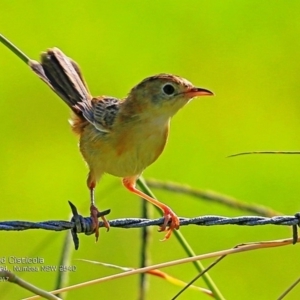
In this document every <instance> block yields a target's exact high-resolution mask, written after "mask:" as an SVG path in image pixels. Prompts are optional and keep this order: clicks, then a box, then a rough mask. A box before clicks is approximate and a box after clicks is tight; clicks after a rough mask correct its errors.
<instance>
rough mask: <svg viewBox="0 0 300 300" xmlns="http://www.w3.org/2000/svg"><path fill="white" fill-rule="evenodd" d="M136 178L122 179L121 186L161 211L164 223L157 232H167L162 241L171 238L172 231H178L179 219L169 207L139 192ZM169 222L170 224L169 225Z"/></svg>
mask: <svg viewBox="0 0 300 300" xmlns="http://www.w3.org/2000/svg"><path fill="white" fill-rule="evenodd" d="M137 178H138V177H126V178H123V184H124V186H125V187H126V188H127V189H128V190H129V191H130V192H132V193H134V194H136V195H138V196H140V197H142V198H143V199H145V200H147V201H149V202H151V203H152V204H154V205H155V206H157V207H159V208H160V209H161V210H162V211H163V215H164V218H165V221H164V223H163V225H162V226H161V227H160V230H159V231H165V230H166V231H167V233H166V235H165V238H164V239H163V241H165V240H167V239H168V238H169V237H170V236H171V234H172V231H173V230H174V229H179V225H180V221H179V218H178V217H177V215H176V214H175V213H174V212H173V211H172V209H171V208H170V207H168V206H167V205H165V204H163V203H161V202H159V201H158V200H156V199H154V198H152V197H150V196H148V195H146V194H145V193H143V192H141V191H139V190H138V189H137V188H136V187H135V183H136V180H137ZM169 222H170V224H169Z"/></svg>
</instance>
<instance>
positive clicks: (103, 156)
mask: <svg viewBox="0 0 300 300" xmlns="http://www.w3.org/2000/svg"><path fill="white" fill-rule="evenodd" d="M168 130H169V120H166V121H165V122H159V124H157V122H147V121H144V122H135V123H128V124H127V123H124V124H120V126H115V127H114V128H113V129H112V131H111V132H109V133H107V134H103V133H99V132H98V131H97V130H95V128H94V126H93V125H91V124H90V125H88V126H87V127H86V128H85V130H84V131H83V133H82V135H81V139H80V150H81V152H82V155H83V157H84V159H85V160H86V162H87V164H88V166H89V168H90V170H91V171H92V172H93V173H95V174H96V177H98V176H97V174H100V175H101V174H102V173H109V174H112V175H114V176H118V177H129V176H134V175H139V174H141V173H142V172H143V170H144V169H145V168H147V167H148V166H149V165H150V164H152V163H153V162H154V161H155V160H156V159H157V158H158V157H159V155H160V154H161V153H162V151H163V149H164V147H165V144H166V142H167V138H168Z"/></svg>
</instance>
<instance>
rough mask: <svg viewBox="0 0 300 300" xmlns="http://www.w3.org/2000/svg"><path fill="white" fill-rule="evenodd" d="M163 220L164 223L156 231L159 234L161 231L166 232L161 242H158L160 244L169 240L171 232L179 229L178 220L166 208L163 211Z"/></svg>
mask: <svg viewBox="0 0 300 300" xmlns="http://www.w3.org/2000/svg"><path fill="white" fill-rule="evenodd" d="M164 218H165V220H164V223H163V225H162V226H161V227H160V229H159V230H158V231H159V232H161V231H166V232H167V233H166V235H165V237H164V238H163V239H162V240H160V241H162V242H163V241H166V240H168V239H169V238H170V236H171V235H172V232H173V230H174V229H176V230H177V229H179V226H180V221H179V218H178V217H177V215H176V214H175V213H174V212H173V211H172V210H171V209H170V208H169V207H167V208H166V209H165V210H164ZM170 221H171V223H170V224H169V222H170Z"/></svg>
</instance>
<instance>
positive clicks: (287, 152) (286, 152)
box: [227, 151, 300, 157]
mask: <svg viewBox="0 0 300 300" xmlns="http://www.w3.org/2000/svg"><path fill="white" fill-rule="evenodd" d="M249 154H300V151H249V152H240V153H235V154H231V155H228V156H227V157H235V156H241V155H249Z"/></svg>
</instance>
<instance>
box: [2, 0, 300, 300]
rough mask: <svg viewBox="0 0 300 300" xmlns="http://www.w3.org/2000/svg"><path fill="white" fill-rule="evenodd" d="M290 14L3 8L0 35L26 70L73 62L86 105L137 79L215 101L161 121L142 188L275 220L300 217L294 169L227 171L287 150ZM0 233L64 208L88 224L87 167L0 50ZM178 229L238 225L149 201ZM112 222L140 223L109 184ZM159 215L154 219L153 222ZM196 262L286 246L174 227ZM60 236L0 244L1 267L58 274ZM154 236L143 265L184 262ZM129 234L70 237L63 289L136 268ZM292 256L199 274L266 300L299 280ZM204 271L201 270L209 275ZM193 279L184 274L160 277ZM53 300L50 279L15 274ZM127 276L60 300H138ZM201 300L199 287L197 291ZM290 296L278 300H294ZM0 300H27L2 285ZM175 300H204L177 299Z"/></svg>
mask: <svg viewBox="0 0 300 300" xmlns="http://www.w3.org/2000/svg"><path fill="white" fill-rule="evenodd" d="M299 9H300V4H299V3H298V2H297V1H290V2H288V3H287V2H284V1H276V3H275V2H270V1H264V2H262V1H257V0H256V1H208V0H207V1H199V0H194V1H192V0H187V1H171V0H165V1H158V0H152V1H116V0H113V1H86V2H83V1H80V2H79V1H70V0H66V1H57V0H53V1H51V2H46V1H42V2H41V1H37V0H32V1H17V2H13V1H8V0H1V18H0V28H1V33H2V34H3V35H5V36H6V37H7V38H9V39H10V40H11V41H12V42H14V43H15V44H16V45H17V46H19V47H20V48H21V49H22V50H23V51H24V52H25V53H26V54H27V55H29V56H30V57H31V58H33V59H38V58H39V53H40V52H41V51H43V50H45V49H47V48H48V47H53V46H57V47H59V48H60V49H62V50H63V51H64V52H65V53H66V54H67V55H69V56H70V57H72V58H73V59H74V60H75V61H77V62H78V63H79V64H80V66H81V68H82V70H83V73H84V75H85V78H86V80H87V82H88V85H89V87H90V90H91V92H92V93H93V94H94V95H101V94H106V95H112V96H117V97H124V96H125V95H126V93H127V92H128V91H129V90H130V88H131V87H132V86H133V85H135V84H137V83H138V82H139V81H141V80H142V79H143V78H145V77H147V76H150V75H153V74H156V73H160V72H168V73H174V74H178V75H181V76H183V77H185V78H187V79H188V80H190V81H192V82H193V83H194V84H195V85H198V86H202V87H206V88H208V89H211V90H212V91H214V92H215V94H216V96H215V97H206V98H204V97H203V98H200V99H196V100H194V101H193V102H192V103H190V104H189V105H188V106H187V107H185V108H184V109H183V110H182V111H180V112H179V113H178V115H176V116H175V117H174V119H173V122H172V126H171V134H170V138H169V143H168V145H167V148H166V150H165V151H164V153H163V154H162V156H161V157H160V158H159V160H158V161H157V162H156V163H155V164H153V165H152V166H150V167H149V168H148V169H147V170H146V171H145V172H144V176H145V177H146V178H150V177H152V178H157V179H159V180H164V181H167V180H168V181H176V182H179V183H182V184H189V185H191V186H193V187H197V188H199V189H211V190H215V191H217V192H220V193H224V194H227V195H231V196H234V197H236V198H238V199H241V200H243V201H245V202H249V203H250V202H251V203H258V204H261V205H266V206H270V207H272V208H273V209H275V210H277V211H281V212H282V213H283V214H294V213H296V212H297V211H299V210H300V201H299V194H300V184H299V173H300V156H280V155H277V156H264V155H261V156H248V157H246V156H245V157H238V158H231V159H228V158H226V156H227V155H230V154H233V153H236V152H240V151H249V150H297V149H298V150H299V149H300V141H299V139H298V135H299V134H298V132H299V131H300V129H299V127H300V101H299V92H300V87H299V83H298V77H299V75H298V74H299V70H300V61H299V58H298V57H299V53H298V52H299V48H300V39H299V36H300V22H299ZM0 67H1V68H0V82H1V87H0V101H1V104H0V105H1V109H0V119H1V126H0V135H1V146H0V159H1V172H0V182H1V210H0V219H1V220H30V221H40V220H50V219H62V220H67V219H68V218H69V213H70V210H69V207H68V204H67V200H71V201H73V203H75V204H76V205H77V207H78V209H79V211H80V212H81V213H82V214H83V215H88V206H89V202H88V201H89V195H88V190H87V188H86V183H85V182H86V175H87V168H86V167H85V165H84V163H83V160H82V158H81V156H80V154H79V151H78V149H77V138H76V136H74V135H73V134H72V133H71V130H70V128H69V125H68V122H67V119H68V117H69V109H68V107H67V106H66V105H65V104H64V103H63V101H61V100H60V99H59V98H58V97H57V96H56V95H55V94H54V93H53V92H52V91H51V90H50V89H49V88H48V87H47V86H46V85H45V84H44V83H42V82H41V81H40V80H39V79H38V78H37V77H36V76H35V75H34V74H33V73H32V72H31V71H30V69H29V68H28V67H26V66H25V65H24V63H22V62H21V61H20V60H19V59H18V58H17V57H16V56H15V55H13V54H12V53H11V52H10V51H8V49H6V48H5V47H4V46H3V45H0ZM155 193H156V195H157V196H158V197H159V199H160V200H161V201H163V202H165V203H167V204H169V205H170V206H171V207H172V208H173V209H174V210H175V211H176V212H177V213H178V215H179V216H186V217H189V216H190V217H191V216H196V215H205V214H221V215H226V216H238V215H245V214H247V213H245V212H240V211H237V210H233V209H230V208H226V207H224V206H220V205H217V204H213V203H212V204H211V203H208V202H204V201H199V200H195V199H193V198H191V197H188V196H183V195H174V194H170V193H168V192H162V191H155ZM96 197H97V203H98V205H99V207H100V208H101V209H106V208H111V209H112V212H111V214H110V215H109V218H110V219H114V218H122V217H138V216H139V215H140V206H141V201H140V200H139V199H137V198H136V197H134V196H132V195H130V194H129V193H128V192H127V191H126V190H125V189H124V188H123V187H122V185H121V182H120V180H119V179H118V178H114V177H112V176H105V177H104V178H103V180H102V182H101V184H100V185H99V186H98V188H97V191H96ZM155 216H157V215H155ZM181 231H182V232H183V233H184V235H185V236H186V238H187V239H188V241H189V242H190V244H191V245H192V247H193V249H194V251H195V252H196V253H197V254H202V253H207V252H212V251H217V250H221V249H225V248H230V247H233V246H234V245H236V244H239V243H245V242H251V241H260V240H269V239H280V238H286V237H290V236H291V232H290V230H289V229H288V228H285V227H284V228H283V227H272V226H266V227H254V228H249V227H248V228H247V227H237V226H236V227H234V226H226V227H206V228H202V227H201V228H198V227H192V226H189V227H185V228H182V229H181ZM64 238H65V233H55V232H46V231H41V230H40V231H38V230H37V231H25V232H1V234H0V257H8V256H16V257H37V256H38V257H42V258H44V259H45V264H47V265H57V264H58V261H59V257H60V252H61V245H62V243H63V240H64ZM161 238H162V234H161V233H157V232H156V229H153V231H152V238H151V249H150V254H151V263H153V264H154V263H160V262H164V261H169V260H172V259H179V258H183V257H185V253H184V251H183V250H182V248H181V247H180V246H179V244H178V243H177V241H176V239H175V238H174V237H172V238H171V239H170V240H169V241H167V242H164V243H162V242H160V241H159V240H160V239H161ZM140 242H141V241H140V231H139V230H134V229H132V230H121V229H111V231H110V232H109V233H106V232H105V231H104V230H101V237H100V241H99V242H98V243H95V241H94V237H93V236H90V237H87V236H84V235H81V236H80V248H79V250H78V251H76V252H73V253H72V257H71V264H72V265H76V267H77V272H74V273H71V274H70V282H69V283H70V284H75V283H79V282H82V281H87V280H90V279H95V278H98V277H104V276H106V275H109V274H114V273H115V272H116V271H114V270H111V269H107V268H104V267H100V266H91V265H88V264H86V263H83V262H80V261H76V259H78V258H84V259H90V260H96V261H101V262H107V263H112V264H117V265H121V266H128V267H138V266H139V260H140V258H139V250H140ZM298 255H299V249H298V246H289V247H282V248H277V249H269V250H264V251H256V252H248V253H243V254H239V255H234V256H231V257H228V258H227V259H225V260H224V261H223V262H222V263H221V264H220V265H218V266H217V267H216V268H214V269H213V270H212V271H211V272H210V274H211V276H212V278H213V280H214V281H215V283H216V284H217V285H218V287H219V288H220V290H221V291H222V293H223V294H224V296H225V297H226V298H227V299H254V298H255V299H274V298H277V297H278V296H279V295H280V294H281V293H282V292H283V291H284V290H285V289H286V288H287V287H288V286H289V285H290V284H291V283H292V282H293V281H294V280H296V279H297V278H298V276H299V273H298V271H299V262H298V263H297V261H298V259H297V257H298ZM208 263H209V262H208V261H205V262H204V264H205V265H207V264H208ZM163 271H166V272H168V273H169V274H170V275H173V276H176V277H178V278H180V279H182V280H185V281H189V280H190V279H192V278H193V277H194V276H195V274H196V270H195V269H194V267H193V266H192V265H191V264H190V265H181V266H179V267H173V268H168V269H164V270H163ZM17 275H19V276H21V277H22V278H23V279H25V280H28V281H30V282H31V283H33V284H36V285H37V286H39V287H41V288H44V289H47V290H51V289H53V288H54V283H55V278H56V273H51V272H50V273H42V272H38V273H34V272H32V273H29V272H28V273H26V272H25V273H18V274H17ZM138 281H139V278H138V277H137V276H131V277H127V278H126V279H121V280H116V281H111V282H106V283H103V284H101V285H94V286H91V287H88V288H82V289H80V290H76V291H73V292H70V293H69V296H68V298H69V299H84V298H85V299H87V298H92V299H94V298H101V299H112V298H114V299H137V293H138V292H137V291H138V289H137V286H138ZM197 284H198V285H199V286H203V287H205V284H204V283H203V281H202V280H199V281H198V282H197ZM178 290H179V288H178V287H176V286H172V285H171V284H169V283H166V282H164V281H162V280H160V279H159V278H150V285H149V291H148V297H147V299H170V298H171V297H172V296H174V295H175V294H176V293H177V292H178ZM297 290H298V291H299V288H296V291H293V292H292V293H291V294H290V295H289V297H287V299H297V297H296V294H297ZM0 295H1V296H0V298H1V299H20V298H22V297H25V296H30V295H31V294H30V293H29V292H26V291H24V290H22V289H21V288H19V287H17V286H15V285H11V284H6V283H0ZM179 299H208V298H207V296H205V295H202V294H199V293H197V292H195V291H187V292H186V293H185V294H183V295H182V296H181V298H179Z"/></svg>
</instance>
